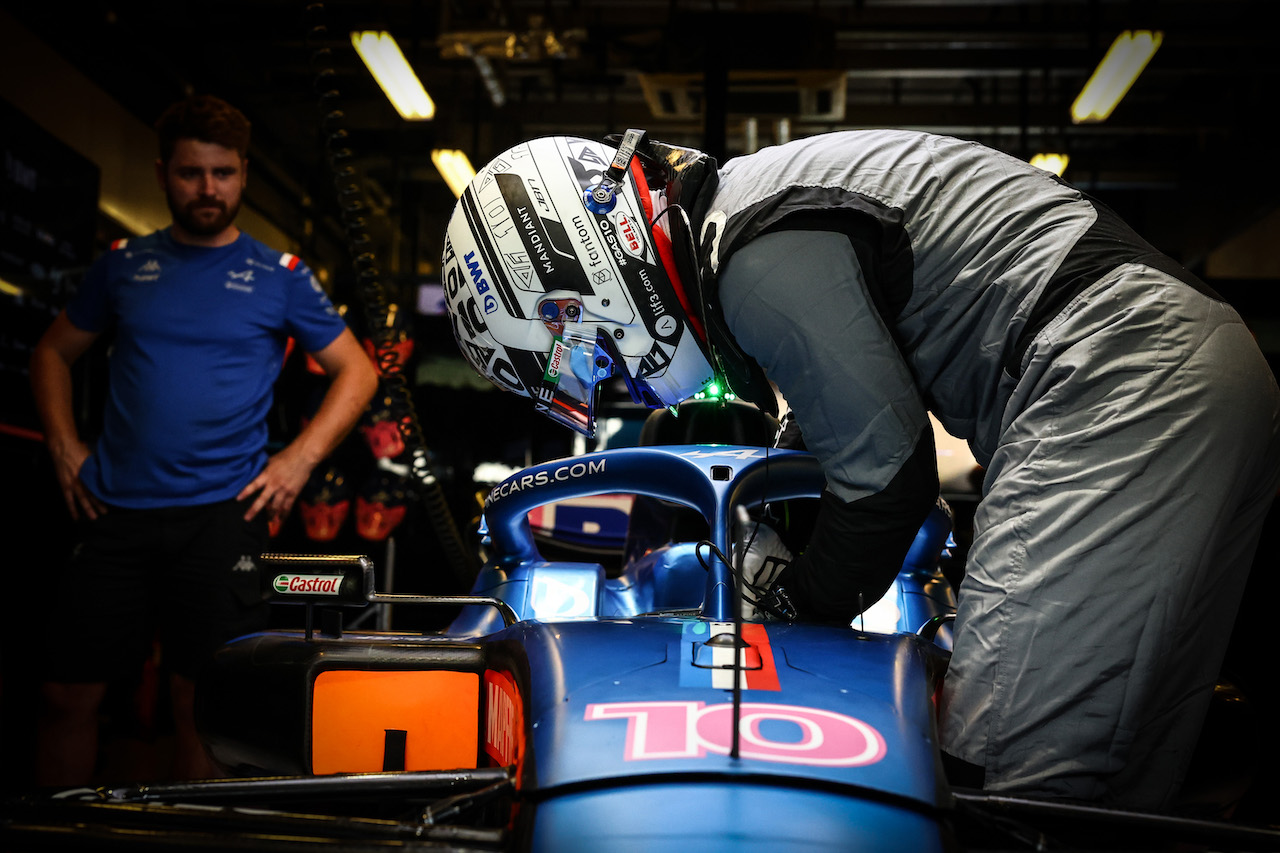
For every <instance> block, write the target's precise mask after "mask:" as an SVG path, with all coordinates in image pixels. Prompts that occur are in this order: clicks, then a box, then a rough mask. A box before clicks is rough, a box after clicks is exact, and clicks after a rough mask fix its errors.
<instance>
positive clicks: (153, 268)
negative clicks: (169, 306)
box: [133, 258, 160, 281]
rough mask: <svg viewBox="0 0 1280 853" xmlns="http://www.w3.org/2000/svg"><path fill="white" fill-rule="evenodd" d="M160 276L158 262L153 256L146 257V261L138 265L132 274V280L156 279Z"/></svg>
mask: <svg viewBox="0 0 1280 853" xmlns="http://www.w3.org/2000/svg"><path fill="white" fill-rule="evenodd" d="M159 278H160V262H159V261H157V260H156V259H155V258H148V259H147V262H146V263H145V264H143V265H142V266H140V267H138V269H137V271H136V272H134V274H133V280H134V281H156V280H157V279H159Z"/></svg>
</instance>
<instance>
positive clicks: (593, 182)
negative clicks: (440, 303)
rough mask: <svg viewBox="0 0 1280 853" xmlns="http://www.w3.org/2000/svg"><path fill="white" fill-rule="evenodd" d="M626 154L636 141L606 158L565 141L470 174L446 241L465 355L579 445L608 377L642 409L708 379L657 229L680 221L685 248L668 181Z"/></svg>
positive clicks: (453, 312)
mask: <svg viewBox="0 0 1280 853" xmlns="http://www.w3.org/2000/svg"><path fill="white" fill-rule="evenodd" d="M637 146H645V147H646V148H647V146H648V141H647V139H646V138H645V135H644V134H643V133H642V132H640V131H628V132H627V134H626V135H625V136H624V137H623V139H622V144H621V146H620V147H619V148H616V149H615V148H614V147H612V146H610V145H607V144H605V143H602V142H596V141H593V140H588V139H580V138H574V137H563V136H554V137H545V138H542V139H535V140H531V141H529V142H524V143H521V144H520V145H517V146H515V147H514V148H511V149H510V150H508V151H505V152H503V153H502V154H500V155H498V156H497V157H496V158H494V159H493V161H492V162H490V163H489V164H488V165H486V166H485V167H484V168H483V169H481V170H480V171H479V173H478V174H477V175H476V177H475V178H474V179H473V180H472V182H471V185H470V186H469V187H468V188H467V189H466V191H465V192H464V193H463V194H462V196H461V198H459V200H458V203H457V206H456V207H455V208H454V211H453V216H452V217H451V218H450V220H449V227H448V230H447V232H446V234H445V242H444V258H443V264H442V267H441V269H442V276H443V279H444V286H445V303H446V305H447V307H448V311H449V316H450V320H451V324H452V327H453V334H454V338H455V339H456V340H457V342H458V347H459V348H460V349H461V350H462V353H463V355H464V356H466V358H467V360H468V361H469V362H470V363H471V366H472V367H474V368H475V369H476V371H477V372H479V373H480V374H481V375H483V376H485V377H486V378H488V379H489V380H490V381H491V382H493V383H494V384H495V385H497V386H499V387H500V388H505V389H507V390H510V391H515V392H516V393H518V394H522V395H524V396H526V397H529V398H531V399H532V400H533V401H534V404H535V405H536V406H537V408H538V409H539V410H540V411H542V412H543V413H545V414H546V415H548V416H549V417H551V418H552V419H554V420H556V421H559V422H560V423H563V424H565V425H567V426H569V427H571V428H573V429H575V430H577V431H579V432H581V433H583V434H585V435H587V436H591V435H594V433H595V406H596V400H597V398H598V396H599V385H600V383H601V382H604V381H606V380H608V379H610V378H611V377H614V376H618V375H621V377H622V378H623V379H624V380H625V382H626V386H627V389H628V390H629V392H630V393H631V397H632V399H633V400H635V401H636V402H637V403H640V404H643V405H646V406H649V407H650V408H659V407H663V406H674V405H675V404H677V403H679V402H680V401H681V400H684V399H687V398H688V397H691V396H693V395H694V394H696V393H697V392H699V391H701V390H702V389H703V388H705V387H706V386H707V385H708V384H709V383H710V382H711V381H712V380H713V379H714V371H713V370H712V367H711V359H710V356H709V351H708V349H707V345H706V336H705V333H704V331H703V329H702V327H701V323H700V321H699V319H698V317H699V313H698V311H697V310H696V309H695V308H694V307H693V305H692V303H691V302H690V300H689V296H687V295H686V290H685V288H684V286H683V284H682V283H681V276H680V274H679V272H678V271H677V264H676V261H675V258H674V255H673V248H672V243H671V239H670V236H669V233H670V231H669V229H668V227H667V226H666V223H664V222H663V220H667V219H673V218H675V217H679V220H680V222H679V225H680V226H682V227H683V228H684V229H685V230H684V233H685V234H687V233H688V232H687V225H688V223H687V219H685V218H684V213H683V211H682V210H681V209H680V208H679V206H676V205H668V190H669V189H670V187H668V183H670V182H669V180H668V179H669V177H670V174H667V175H665V176H664V173H663V169H662V168H661V167H660V166H658V164H656V163H655V162H654V161H653V160H652V159H650V158H648V157H645V158H641V157H638V156H636V152H635V149H636V147H637ZM675 150H678V151H686V152H687V151H689V149H675ZM712 168H714V165H713V166H712ZM676 185H677V190H678V182H676ZM655 223H656V224H655ZM684 268H685V269H686V270H687V269H688V265H687V264H686V265H685V267H684ZM689 274H691V273H686V275H689ZM694 274H696V273H694ZM694 296H695V298H696V293H694Z"/></svg>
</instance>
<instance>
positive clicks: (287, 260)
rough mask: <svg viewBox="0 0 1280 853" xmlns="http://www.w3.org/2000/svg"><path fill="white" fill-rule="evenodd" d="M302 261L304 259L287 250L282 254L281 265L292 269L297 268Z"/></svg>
mask: <svg viewBox="0 0 1280 853" xmlns="http://www.w3.org/2000/svg"><path fill="white" fill-rule="evenodd" d="M300 263H302V259H301V258H299V257H298V256H297V255H291V254H289V253H288V252H285V253H284V254H282V255H281V256H280V266H282V267H285V268H287V269H291V270H294V269H297V268H298V264H300Z"/></svg>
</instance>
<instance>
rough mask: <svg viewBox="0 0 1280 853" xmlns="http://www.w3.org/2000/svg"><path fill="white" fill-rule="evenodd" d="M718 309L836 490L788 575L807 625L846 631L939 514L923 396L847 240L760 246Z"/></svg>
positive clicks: (723, 281)
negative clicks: (835, 625)
mask: <svg viewBox="0 0 1280 853" xmlns="http://www.w3.org/2000/svg"><path fill="white" fill-rule="evenodd" d="M720 299H721V304H722V305H723V306H724V311H725V320H726V323H727V324H728V326H729V328H730V329H731V330H732V332H733V334H734V336H735V338H736V339H737V341H738V343H739V345H740V346H741V347H742V348H743V349H744V350H745V351H746V352H748V353H749V354H751V355H752V357H754V358H755V359H756V361H757V362H759V364H760V366H761V367H763V368H764V369H765V372H766V373H767V374H768V376H769V378H770V379H771V380H772V381H773V382H775V383H776V384H777V386H778V388H779V389H780V390H781V391H782V394H783V396H784V397H785V398H786V400H787V402H788V404H789V405H790V406H791V408H792V410H793V411H794V412H795V415H796V419H797V421H798V423H799V427H800V430H801V432H802V433H803V435H804V441H805V445H806V447H807V448H808V449H809V451H810V452H812V453H813V454H814V455H815V456H816V457H817V458H818V461H819V462H821V463H822V470H823V473H824V474H825V475H826V479H827V489H826V492H825V494H824V496H823V499H822V505H821V508H820V511H819V514H818V519H817V523H816V525H815V529H814V532H813V535H812V538H811V539H810V542H809V546H808V548H807V549H806V550H805V553H804V554H803V555H801V556H800V557H799V558H797V559H796V560H795V561H794V562H793V563H792V566H791V568H790V569H789V571H788V572H787V574H786V575H784V579H785V581H786V583H787V584H788V592H789V593H790V594H791V595H792V597H793V601H794V603H795V604H796V606H797V609H798V611H799V614H800V618H801V619H804V620H807V621H813V620H819V621H836V622H842V623H844V624H848V623H849V622H850V621H851V620H852V619H853V617H854V616H856V615H857V614H858V612H860V610H861V609H865V608H867V607H870V606H871V605H872V604H874V603H875V602H876V601H877V600H878V599H879V598H880V597H881V596H883V595H884V593H885V591H886V590H887V589H888V588H889V586H890V584H892V583H893V579H894V578H895V577H896V576H897V574H898V572H899V570H900V569H901V567H902V562H903V559H904V558H905V557H906V554H907V551H908V550H909V549H910V547H911V543H912V541H913V540H914V539H915V535H916V533H917V532H918V531H919V529H920V525H921V524H922V523H923V522H924V519H925V517H926V516H927V515H928V513H929V511H930V509H931V508H932V507H933V505H934V503H935V502H936V501H937V497H938V478H937V460H936V456H935V452H934V448H933V433H932V428H931V426H930V423H929V418H928V414H927V412H926V410H925V407H924V402H923V400H922V398H921V395H920V392H919V389H918V388H917V387H916V384H915V379H914V377H913V376H912V374H911V372H910V370H909V369H908V367H907V364H906V362H905V360H904V359H903V357H902V354H901V352H900V350H899V349H898V346H897V344H896V342H895V341H894V339H893V336H892V334H891V333H890V331H889V329H888V327H887V326H886V325H885V323H884V321H883V319H882V318H881V317H880V314H879V312H878V311H877V310H876V308H875V306H874V304H873V301H872V299H871V296H870V293H869V290H868V287H867V283H866V280H865V276H864V275H863V272H862V269H861V266H860V265H859V262H858V258H857V256H856V255H855V253H854V251H853V248H852V246H851V244H850V242H849V239H848V238H847V237H846V236H844V235H843V234H840V233H836V232H832V231H803V230H800V231H779V232H774V233H769V234H765V235H763V236H761V237H757V238H756V239H755V240H753V241H752V242H751V243H749V244H747V245H746V246H744V247H742V248H741V249H739V250H738V251H737V252H736V253H735V254H734V255H733V256H732V257H730V258H729V260H728V263H727V264H726V266H725V268H724V269H723V270H722V272H721V275H720Z"/></svg>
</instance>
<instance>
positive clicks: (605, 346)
mask: <svg viewBox="0 0 1280 853" xmlns="http://www.w3.org/2000/svg"><path fill="white" fill-rule="evenodd" d="M618 374H622V378H623V381H624V382H625V383H626V385H627V391H628V393H630V395H631V399H632V400H633V401H634V402H636V403H639V404H640V405H642V406H648V407H649V408H651V409H656V408H661V407H662V405H663V403H662V401H661V399H659V398H658V395H657V394H655V393H654V392H653V391H652V390H651V389H650V388H649V387H648V385H647V384H646V383H645V382H644V380H643V379H640V378H637V377H633V376H632V375H631V373H630V371H628V370H627V367H626V361H625V360H624V359H623V358H622V356H621V355H619V354H618V349H617V347H616V346H615V345H614V342H613V338H612V337H611V336H610V335H609V334H608V333H607V332H606V331H605V330H603V329H597V330H596V331H595V332H594V334H592V333H589V332H588V331H587V330H585V329H576V328H574V327H573V325H572V324H565V327H564V333H563V334H562V335H561V336H559V337H557V338H556V340H555V341H554V343H553V344H552V345H551V352H550V353H549V355H548V356H547V368H546V372H545V373H544V374H543V382H542V388H541V389H540V390H539V392H538V394H537V395H536V396H535V397H534V404H535V406H536V407H537V409H538V411H540V412H542V413H543V414H545V415H546V416H547V417H549V418H551V419H552V420H553V421H556V422H557V423H561V424H564V425H565V426H567V427H569V428H570V429H572V430H575V431H577V432H580V433H582V434H583V435H585V436H586V437H587V438H593V437H594V436H595V434H596V405H597V403H598V401H599V399H600V383H601V382H604V381H605V380H607V379H611V378H613V377H614V376H616V375H618Z"/></svg>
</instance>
